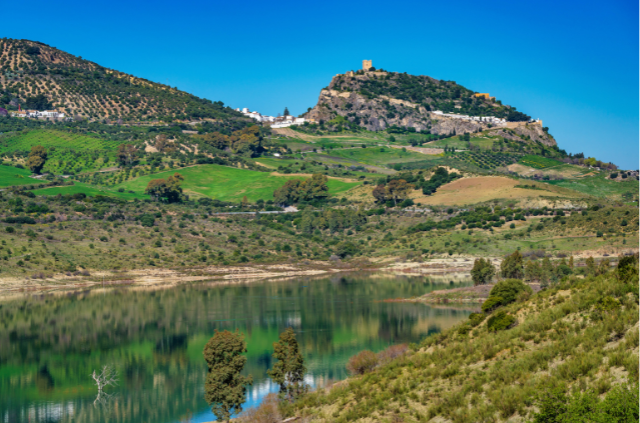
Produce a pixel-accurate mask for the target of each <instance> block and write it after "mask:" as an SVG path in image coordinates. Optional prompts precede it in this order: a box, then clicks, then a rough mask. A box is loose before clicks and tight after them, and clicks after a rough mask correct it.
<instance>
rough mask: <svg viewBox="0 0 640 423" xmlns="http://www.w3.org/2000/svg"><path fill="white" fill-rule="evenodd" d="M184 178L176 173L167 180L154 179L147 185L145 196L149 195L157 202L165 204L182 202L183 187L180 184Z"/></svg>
mask: <svg viewBox="0 0 640 423" xmlns="http://www.w3.org/2000/svg"><path fill="white" fill-rule="evenodd" d="M182 181H184V178H183V177H182V175H180V174H179V173H174V174H173V176H169V177H168V178H167V179H152V180H151V181H149V183H148V184H147V189H146V190H145V194H149V195H150V196H151V198H153V199H154V200H155V201H163V202H165V203H177V202H180V201H182V187H181V186H180V184H181V183H182Z"/></svg>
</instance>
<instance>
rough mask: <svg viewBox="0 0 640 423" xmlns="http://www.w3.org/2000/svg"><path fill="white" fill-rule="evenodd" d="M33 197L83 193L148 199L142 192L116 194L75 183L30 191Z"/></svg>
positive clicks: (115, 192) (111, 190)
mask: <svg viewBox="0 0 640 423" xmlns="http://www.w3.org/2000/svg"><path fill="white" fill-rule="evenodd" d="M32 192H33V193H34V194H35V195H58V194H62V195H68V194H78V193H84V194H86V195H87V196H96V195H105V196H111V197H118V198H122V199H124V200H133V199H134V198H139V199H144V198H149V196H148V195H145V194H144V190H141V191H139V192H136V193H135V194H131V193H129V192H118V191H117V190H116V189H109V190H107V189H101V188H98V187H95V186H93V185H88V184H83V183H82V182H76V183H75V184H74V185H65V186H62V187H50V188H40V189H35V190H33V191H32Z"/></svg>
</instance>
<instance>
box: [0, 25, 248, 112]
mask: <svg viewBox="0 0 640 423" xmlns="http://www.w3.org/2000/svg"><path fill="white" fill-rule="evenodd" d="M18 105H21V106H22V108H23V109H37V110H45V109H56V110H58V111H61V112H64V113H65V114H66V116H71V117H77V118H84V119H90V120H98V119H100V120H104V119H106V120H110V121H118V120H121V121H123V122H139V121H171V120H184V121H190V120H202V119H214V120H247V118H245V117H243V116H242V115H241V114H240V113H238V112H235V111H234V110H232V109H230V108H229V107H225V106H224V104H223V103H222V102H220V101H216V102H212V101H210V100H206V99H202V98H198V97H196V96H194V95H192V94H189V93H186V92H184V91H180V90H178V89H176V88H174V87H170V86H168V85H163V84H158V83H155V82H152V81H149V80H146V79H143V78H138V77H135V76H133V75H129V74H127V73H124V72H120V71H117V70H114V69H109V68H105V67H103V66H100V65H98V64H96V63H93V62H90V61H88V60H85V59H83V58H82V57H76V56H74V55H72V54H69V53H66V52H64V51H62V50H59V49H57V48H55V47H50V46H48V45H46V44H44V43H40V42H36V41H30V40H14V39H7V38H3V39H0V107H4V108H7V109H9V110H12V109H15V110H17V108H18Z"/></svg>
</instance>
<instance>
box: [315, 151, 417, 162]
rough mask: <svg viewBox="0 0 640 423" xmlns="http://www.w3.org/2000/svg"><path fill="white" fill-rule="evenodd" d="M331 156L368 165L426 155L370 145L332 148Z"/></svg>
mask: <svg viewBox="0 0 640 423" xmlns="http://www.w3.org/2000/svg"><path fill="white" fill-rule="evenodd" d="M328 154H329V155H331V156H337V157H342V158H345V159H349V160H353V161H356V162H358V163H363V164H368V165H385V164H388V163H403V162H416V161H419V160H424V158H425V155H424V154H420V153H414V152H412V151H402V149H399V148H388V147H369V148H349V149H342V150H331V151H330V152H329V153H328Z"/></svg>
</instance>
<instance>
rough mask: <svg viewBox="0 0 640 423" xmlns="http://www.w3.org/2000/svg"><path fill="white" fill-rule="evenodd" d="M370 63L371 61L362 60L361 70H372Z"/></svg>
mask: <svg viewBox="0 0 640 423" xmlns="http://www.w3.org/2000/svg"><path fill="white" fill-rule="evenodd" d="M371 62H372V61H371V60H363V61H362V70H363V71H365V72H366V71H368V70H369V69H370V68H372V67H373V64H372V63H371Z"/></svg>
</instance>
